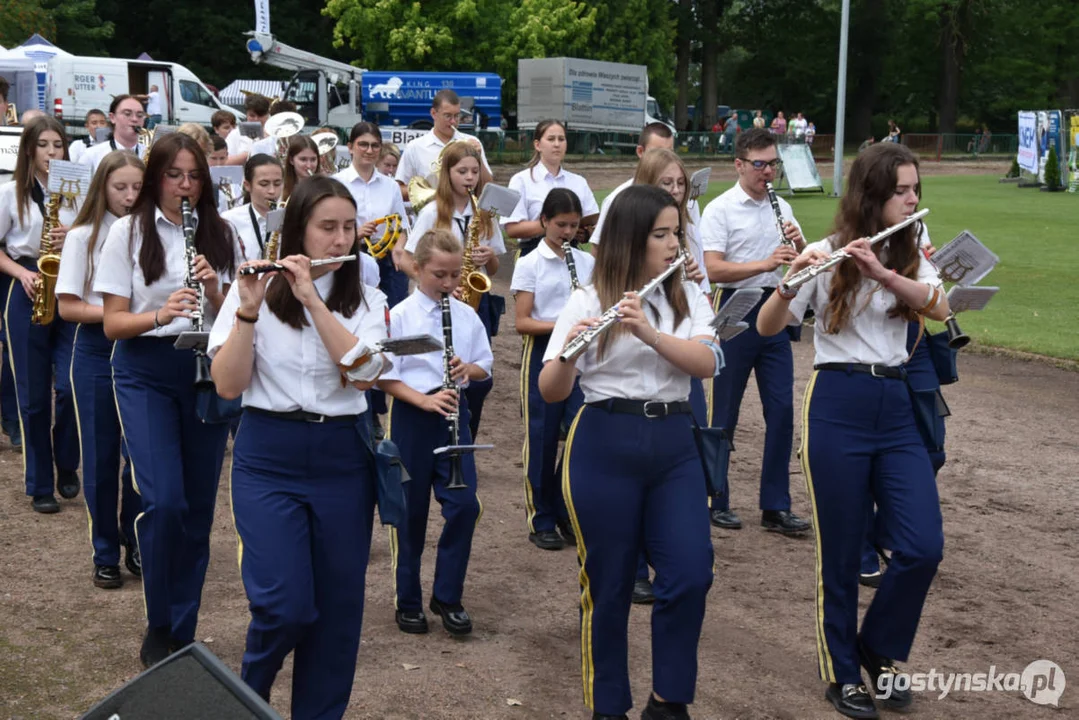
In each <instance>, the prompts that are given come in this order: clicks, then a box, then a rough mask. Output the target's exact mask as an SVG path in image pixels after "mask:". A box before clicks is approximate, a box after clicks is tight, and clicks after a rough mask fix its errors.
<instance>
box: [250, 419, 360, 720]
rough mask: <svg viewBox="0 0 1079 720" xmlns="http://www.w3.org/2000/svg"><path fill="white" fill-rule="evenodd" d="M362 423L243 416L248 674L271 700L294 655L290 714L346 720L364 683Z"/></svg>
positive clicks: (253, 682)
mask: <svg viewBox="0 0 1079 720" xmlns="http://www.w3.org/2000/svg"><path fill="white" fill-rule="evenodd" d="M365 432H366V424H364V423H356V422H327V423H324V424H317V423H307V422H303V421H295V420H282V419H280V418H274V417H267V416H265V415H259V414H257V413H254V412H251V411H246V412H244V414H243V419H242V421H241V423H240V429H239V431H238V432H237V434H236V443H235V445H234V446H233V459H232V474H231V490H232V513H233V517H234V518H235V522H236V532H237V533H238V534H239V536H240V574H241V575H242V577H243V583H244V590H245V591H246V593H247V599H248V603H249V606H250V609H251V623H250V625H249V626H248V628H247V645H246V648H245V650H244V656H243V666H242V669H241V673H242V676H243V679H244V681H245V682H246V683H247V684H248V685H250V686H251V687H252V688H253V689H254V690H255V692H257V693H258V694H259V695H261V696H262V697H264V698H266V699H267V700H268V699H269V697H270V688H271V687H272V686H273V683H274V679H275V678H276V677H277V673H278V671H279V670H280V669H281V664H282V662H284V660H285V657H286V656H287V655H288V654H289V653H290V652H294V653H295V656H294V669H293V675H292V717H294V718H298V719H299V718H303V719H305V720H307V719H313V718H340V717H341V716H342V715H344V713H345V709H346V708H347V707H348V699H349V695H350V694H351V692H352V682H353V678H354V677H355V675H356V654H357V653H358V652H359V648H360V627H361V625H362V623H363V604H364V602H363V601H364V578H365V575H366V573H367V559H368V555H369V554H370V550H371V527H372V517H373V512H374V506H375V474H374V473H375V471H374V459H373V458H372V456H371V454H370V450H369V449H368V444H367V438H366V437H365V435H364V433H365Z"/></svg>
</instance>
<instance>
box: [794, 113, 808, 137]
mask: <svg viewBox="0 0 1079 720" xmlns="http://www.w3.org/2000/svg"><path fill="white" fill-rule="evenodd" d="M807 127H809V123H807V122H806V119H805V115H803V114H802V113H798V114H797V115H796V116H795V117H794V119H793V120H791V121H790V127H789V130H790V134H791V135H793V136H794V142H804V141H805V134H806V128H807Z"/></svg>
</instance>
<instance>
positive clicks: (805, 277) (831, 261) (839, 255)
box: [781, 208, 929, 292]
mask: <svg viewBox="0 0 1079 720" xmlns="http://www.w3.org/2000/svg"><path fill="white" fill-rule="evenodd" d="M928 214H929V208H925V209H924V210H919V211H918V212H916V213H914V214H913V215H911V216H910V217H908V218H906V219H905V220H902V221H900V222H897V223H896V224H895V225H891V226H889V227H886V228H884V229H883V230H881V231H880V232H879V233H877V234H876V235H874V236H873V237H871V238H869V245H870V247H872V246H873V245H876V244H877V243H879V242H880V241H881V240H884V239H885V238H887V237H889V236H890V235H893V234H895V233H897V232H899V231H900V230H902V229H903V228H905V227H906V226H907V225H910V224H911V223H914V222H917V221H919V220H921V219H922V218H924V217H925V216H926V215H928ZM849 257H850V253H848V252H847V251H846V250H844V249H843V248H840V249H838V250H836V251H835V252H833V253H832V254H831V256H830V257H829V258H828V259H827V260H825V261H824V262H822V263H821V264H820V265H810V266H809V267H807V268H804V269H802V270H799V271H798V272H796V273H794V274H793V275H790V276H788V277H787V278H785V279H784V280H783V282H782V284H781V287H782V289H783V292H790V291H791V290H794V289H796V288H799V287H801V286H802V285H805V284H806V283H807V282H809V281H810V280H812V279H813V278H815V277H817V276H818V275H820V274H821V273H822V272H825V271H827V270H831V269H832V268H834V267H835V266H836V265H838V264H839V263H841V262H843V261H844V260H846V259H847V258H849Z"/></svg>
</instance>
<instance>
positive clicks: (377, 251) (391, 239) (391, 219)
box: [363, 213, 401, 260]
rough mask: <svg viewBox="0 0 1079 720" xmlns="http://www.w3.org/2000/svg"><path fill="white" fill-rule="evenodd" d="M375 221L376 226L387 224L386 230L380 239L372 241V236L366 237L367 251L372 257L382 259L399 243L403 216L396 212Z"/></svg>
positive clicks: (364, 240)
mask: <svg viewBox="0 0 1079 720" xmlns="http://www.w3.org/2000/svg"><path fill="white" fill-rule="evenodd" d="M374 222H375V225H376V226H378V225H382V224H385V225H386V230H385V231H384V232H383V233H382V237H380V238H379V239H378V240H376V241H374V242H371V238H369V237H365V238H364V239H363V242H364V245H366V246H367V252H368V253H369V254H370V255H371V257H373V258H374V259H376V260H381V259H382V258H384V257H386V255H387V254H388V253H389V252H390V251H391V250H393V246H394V245H395V244H396V243H397V238H399V237H401V216H400V215H397V214H396V213H394V214H393V215H387V216H386V217H381V218H378V219H377V220H375V221H374Z"/></svg>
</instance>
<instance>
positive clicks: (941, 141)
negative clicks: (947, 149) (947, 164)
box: [937, 134, 944, 162]
mask: <svg viewBox="0 0 1079 720" xmlns="http://www.w3.org/2000/svg"><path fill="white" fill-rule="evenodd" d="M943 154H944V135H943V134H940V135H937V162H940V157H941V155H943Z"/></svg>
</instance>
